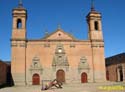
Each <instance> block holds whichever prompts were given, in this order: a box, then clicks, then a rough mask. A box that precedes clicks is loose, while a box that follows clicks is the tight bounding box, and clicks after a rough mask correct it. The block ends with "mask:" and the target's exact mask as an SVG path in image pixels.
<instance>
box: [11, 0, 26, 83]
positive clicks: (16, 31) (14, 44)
mask: <svg viewBox="0 0 125 92" xmlns="http://www.w3.org/2000/svg"><path fill="white" fill-rule="evenodd" d="M12 16H13V25H12V38H11V48H12V49H11V51H12V56H11V57H12V58H11V73H12V77H13V81H14V85H26V19H27V12H26V9H25V8H24V7H23V4H22V1H21V0H20V1H19V5H18V7H17V8H14V9H13V11H12Z"/></svg>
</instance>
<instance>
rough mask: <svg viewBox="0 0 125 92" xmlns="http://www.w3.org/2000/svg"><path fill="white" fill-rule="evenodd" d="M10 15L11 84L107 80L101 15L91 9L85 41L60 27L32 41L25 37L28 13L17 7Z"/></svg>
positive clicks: (20, 5)
mask: <svg viewBox="0 0 125 92" xmlns="http://www.w3.org/2000/svg"><path fill="white" fill-rule="evenodd" d="M12 15H13V27H12V38H11V49H12V61H11V72H12V77H13V81H14V85H40V84H42V83H44V82H46V81H52V80H53V79H57V80H58V81H60V82H63V83H87V82H105V81H106V73H105V57H104V40H103V33H102V24H101V14H100V13H99V12H97V11H96V10H95V9H94V8H92V9H91V11H90V12H89V13H88V15H87V16H86V18H87V24H88V28H89V29H88V30H89V32H88V35H89V37H88V39H87V40H78V39H76V38H75V37H73V36H72V35H71V34H69V33H66V32H65V31H64V30H63V29H61V28H57V30H55V32H53V33H52V34H48V35H46V36H45V37H43V39H34V40H31V39H28V38H27V37H26V34H27V30H26V22H27V10H26V9H25V8H24V7H23V6H22V4H19V6H18V7H17V8H14V9H13V11H12Z"/></svg>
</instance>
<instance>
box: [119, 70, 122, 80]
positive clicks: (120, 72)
mask: <svg viewBox="0 0 125 92" xmlns="http://www.w3.org/2000/svg"><path fill="white" fill-rule="evenodd" d="M119 74H120V81H123V71H122V69H120V71H119Z"/></svg>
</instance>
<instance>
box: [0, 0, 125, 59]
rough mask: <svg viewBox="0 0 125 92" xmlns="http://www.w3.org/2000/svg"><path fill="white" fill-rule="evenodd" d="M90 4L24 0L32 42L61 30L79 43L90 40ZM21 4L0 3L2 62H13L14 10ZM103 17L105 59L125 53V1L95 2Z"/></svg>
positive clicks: (85, 0)
mask: <svg viewBox="0 0 125 92" xmlns="http://www.w3.org/2000/svg"><path fill="white" fill-rule="evenodd" d="M90 1H91V0H23V6H24V7H25V8H26V9H27V10H28V20H27V33H28V36H27V37H28V38H29V39H39V38H42V37H43V36H44V34H45V30H48V32H49V33H51V32H54V31H55V30H56V29H57V25H58V24H61V28H62V29H63V30H64V31H66V32H68V33H72V35H73V36H75V37H76V38H78V39H87V33H88V27H87V23H86V15H87V14H88V12H89V11H90ZM17 6H18V0H0V59H2V60H5V61H10V60H11V44H10V39H11V32H12V9H13V8H15V7H17ZM95 9H96V10H97V11H99V12H101V14H102V27H103V33H104V41H105V57H109V56H112V55H115V54H119V53H123V52H125V40H124V39H125V0H95Z"/></svg>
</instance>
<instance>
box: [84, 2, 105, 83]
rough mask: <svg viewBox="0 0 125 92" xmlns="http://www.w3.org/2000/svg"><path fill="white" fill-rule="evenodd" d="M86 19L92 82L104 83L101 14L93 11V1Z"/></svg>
mask: <svg viewBox="0 0 125 92" xmlns="http://www.w3.org/2000/svg"><path fill="white" fill-rule="evenodd" d="M86 18H87V23H88V28H89V34H88V35H89V40H90V42H91V51H92V63H93V82H104V81H106V77H105V76H106V75H105V57H104V41H103V33H102V24H101V13H99V12H97V11H96V10H95V8H94V2H93V0H92V5H91V11H90V12H89V14H88V15H87V17H86Z"/></svg>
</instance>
